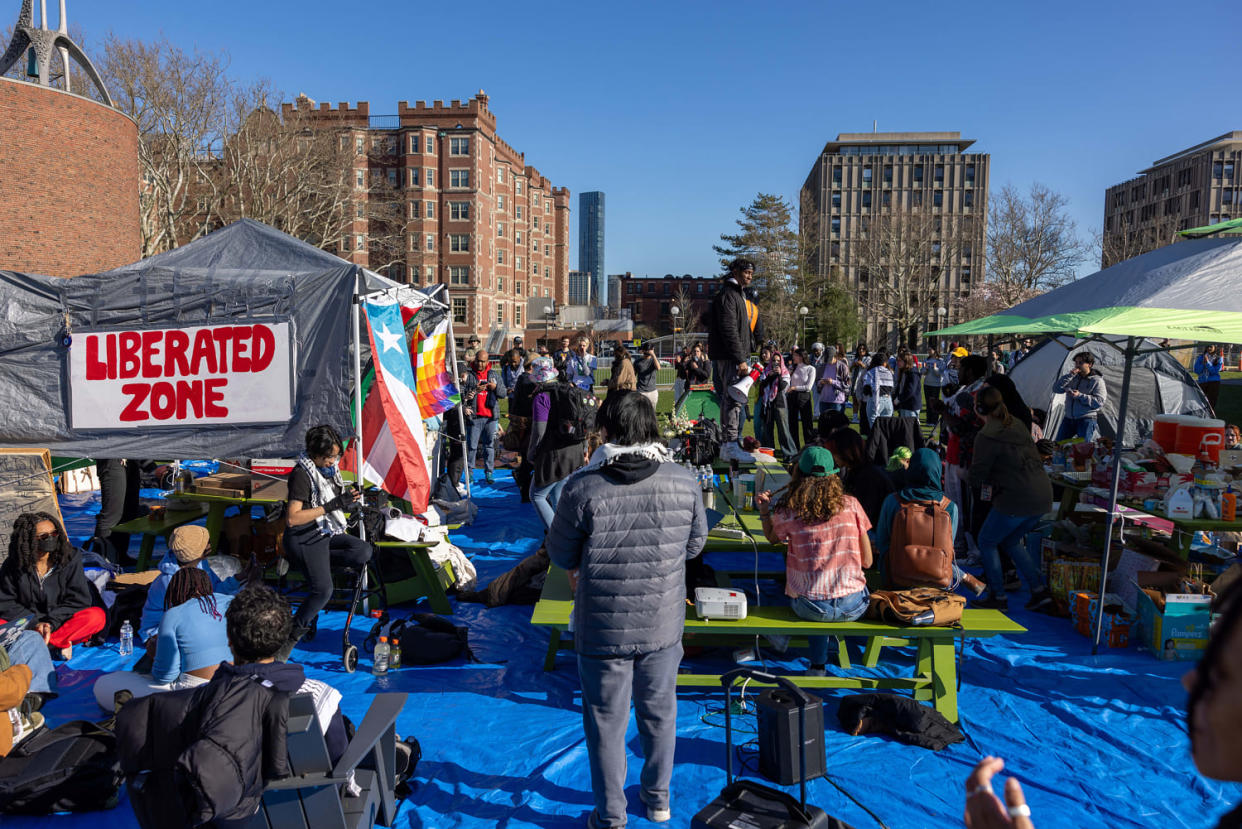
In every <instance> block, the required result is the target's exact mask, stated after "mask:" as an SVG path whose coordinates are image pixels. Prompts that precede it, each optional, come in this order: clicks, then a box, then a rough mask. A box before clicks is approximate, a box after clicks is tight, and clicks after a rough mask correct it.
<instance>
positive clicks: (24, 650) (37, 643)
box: [5, 630, 56, 728]
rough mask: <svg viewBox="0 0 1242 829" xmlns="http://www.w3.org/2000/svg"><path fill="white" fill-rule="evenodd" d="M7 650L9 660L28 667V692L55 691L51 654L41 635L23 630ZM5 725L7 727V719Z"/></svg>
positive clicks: (54, 672)
mask: <svg viewBox="0 0 1242 829" xmlns="http://www.w3.org/2000/svg"><path fill="white" fill-rule="evenodd" d="M8 651H9V661H10V662H12V663H13V664H14V665H25V666H26V667H28V668H30V688H29V693H32V694H54V693H56V668H55V667H53V666H52V655H51V654H50V653H48V650H47V645H45V644H43V637H42V636H40V635H39V634H38V633H36V632H35V631H33V630H24V631H22V632H21V633H20V634H18V636H17V639H16V641H14V642H13V644H11V645H9V647H8ZM5 727H6V728H7V727H8V723H7V720H6V722H5Z"/></svg>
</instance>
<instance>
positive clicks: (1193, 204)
mask: <svg viewBox="0 0 1242 829" xmlns="http://www.w3.org/2000/svg"><path fill="white" fill-rule="evenodd" d="M1190 209H1191V210H1198V209H1199V191H1198V190H1196V191H1194V192H1193V193H1191V194H1190Z"/></svg>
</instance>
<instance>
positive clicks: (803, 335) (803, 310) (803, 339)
mask: <svg viewBox="0 0 1242 829" xmlns="http://www.w3.org/2000/svg"><path fill="white" fill-rule="evenodd" d="M798 313H799V314H800V315H801V316H802V332H801V334H800V335H799V337H798V345H800V346H802V347H803V348H806V315H807V314H809V313H811V309H810V308H807V307H806V306H805V305H803V306H802V307H801V308H799V309H798Z"/></svg>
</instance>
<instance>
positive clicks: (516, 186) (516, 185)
mask: <svg viewBox="0 0 1242 829" xmlns="http://www.w3.org/2000/svg"><path fill="white" fill-rule="evenodd" d="M513 192H515V193H517V194H518V195H519V196H520V195H522V180H521V179H520V178H519V179H514V180H513Z"/></svg>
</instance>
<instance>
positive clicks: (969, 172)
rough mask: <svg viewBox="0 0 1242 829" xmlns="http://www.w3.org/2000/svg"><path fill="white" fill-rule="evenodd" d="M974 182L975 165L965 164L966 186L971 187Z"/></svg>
mask: <svg viewBox="0 0 1242 829" xmlns="http://www.w3.org/2000/svg"><path fill="white" fill-rule="evenodd" d="M974 183H975V165H973V164H967V165H966V186H967V187H973V186H974Z"/></svg>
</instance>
